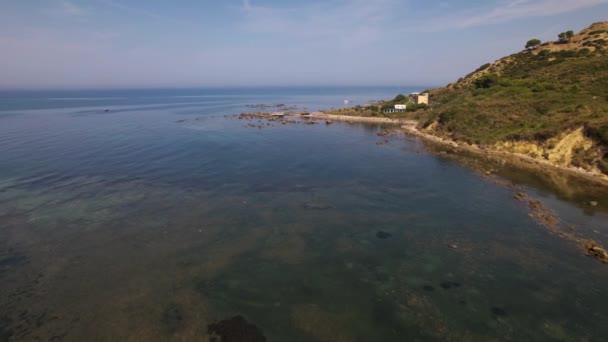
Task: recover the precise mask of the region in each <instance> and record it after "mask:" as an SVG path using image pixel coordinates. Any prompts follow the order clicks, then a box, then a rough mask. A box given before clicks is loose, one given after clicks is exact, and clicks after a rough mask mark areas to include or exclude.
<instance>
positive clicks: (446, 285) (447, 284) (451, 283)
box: [439, 281, 461, 290]
mask: <svg viewBox="0 0 608 342" xmlns="http://www.w3.org/2000/svg"><path fill="white" fill-rule="evenodd" d="M439 286H441V287H442V288H443V289H444V290H449V289H451V288H457V287H460V286H461V284H460V283H459V282H455V281H444V282H442V283H441V284H439Z"/></svg>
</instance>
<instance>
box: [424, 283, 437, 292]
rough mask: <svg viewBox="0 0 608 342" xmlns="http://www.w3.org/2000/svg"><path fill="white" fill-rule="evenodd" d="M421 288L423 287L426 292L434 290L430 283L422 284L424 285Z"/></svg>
mask: <svg viewBox="0 0 608 342" xmlns="http://www.w3.org/2000/svg"><path fill="white" fill-rule="evenodd" d="M422 289H423V290H424V291H427V292H433V291H435V288H434V287H433V286H431V285H424V286H423V287H422Z"/></svg>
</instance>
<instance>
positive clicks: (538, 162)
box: [310, 113, 608, 185]
mask: <svg viewBox="0 0 608 342" xmlns="http://www.w3.org/2000/svg"><path fill="white" fill-rule="evenodd" d="M310 117H312V118H315V119H324V120H335V121H345V122H368V123H392V124H399V125H401V126H400V127H401V129H402V130H403V131H404V132H406V133H408V134H411V135H415V136H417V137H419V138H421V139H423V140H425V141H429V142H432V143H436V144H440V145H444V146H449V147H452V148H454V149H459V150H465V151H469V152H473V153H477V154H482V155H486V156H495V157H496V156H498V157H502V158H508V159H510V160H512V161H516V162H518V163H521V164H527V165H529V166H537V167H539V168H541V167H551V168H554V169H558V170H561V171H564V172H568V173H570V174H574V175H576V176H579V177H584V178H586V179H589V180H592V181H594V182H597V183H600V184H603V185H608V176H605V175H602V174H598V173H594V172H590V171H587V170H584V169H582V168H577V167H570V166H561V165H556V164H553V163H551V162H549V161H547V160H543V159H537V158H533V157H530V156H527V155H524V154H519V153H512V152H505V151H497V150H492V149H488V148H481V147H479V146H476V145H469V144H466V143H459V142H456V141H453V140H449V139H444V138H441V137H438V136H435V135H432V134H429V133H425V132H422V131H420V130H418V128H416V126H417V124H418V122H417V121H414V120H406V119H390V118H376V117H368V116H348V115H332V114H325V113H313V114H311V115H310Z"/></svg>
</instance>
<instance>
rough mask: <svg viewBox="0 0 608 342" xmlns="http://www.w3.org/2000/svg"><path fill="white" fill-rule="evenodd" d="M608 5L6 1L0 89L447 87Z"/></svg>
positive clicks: (0, 2)
mask: <svg viewBox="0 0 608 342" xmlns="http://www.w3.org/2000/svg"><path fill="white" fill-rule="evenodd" d="M607 19H608V0H495V1H481V0H471V1H447V0H439V1H433V0H430V1H425V0H296V1H279V0H175V1H168V0H166V1H160V0H0V75H1V76H0V88H82V87H85V88H113V87H118V88H134V87H199V86H202V87H215V86H284V85H287V86H289V85H400V86H407V85H442V84H444V83H448V82H452V81H454V80H456V79H458V78H459V77H461V76H463V75H465V74H467V73H468V72H470V71H471V70H473V69H475V68H477V67H478V66H479V65H481V64H484V63H486V62H490V61H494V60H495V59H497V58H499V57H502V56H503V55H506V54H511V53H513V52H516V51H518V50H521V49H522V48H523V46H524V44H525V42H526V41H527V40H528V39H530V38H534V37H537V38H540V39H542V40H547V39H554V38H555V37H556V35H557V33H559V32H561V31H565V30H569V29H571V30H574V31H579V30H581V29H583V28H585V27H587V26H588V25H590V24H591V23H593V22H596V21H603V20H607Z"/></svg>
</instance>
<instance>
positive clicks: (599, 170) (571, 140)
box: [420, 122, 608, 181]
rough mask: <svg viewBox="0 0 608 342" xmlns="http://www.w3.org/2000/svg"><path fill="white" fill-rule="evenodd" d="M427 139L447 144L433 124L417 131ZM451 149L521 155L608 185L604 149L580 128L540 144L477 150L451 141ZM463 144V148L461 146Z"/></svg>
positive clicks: (509, 144)
mask: <svg viewBox="0 0 608 342" xmlns="http://www.w3.org/2000/svg"><path fill="white" fill-rule="evenodd" d="M420 131H421V132H422V133H425V134H427V135H432V136H435V137H437V138H439V139H443V141H453V140H451V137H450V134H449V133H448V132H445V131H443V130H442V129H441V128H440V125H439V124H438V123H437V122H434V123H433V124H431V125H429V126H428V127H427V128H425V129H421V130H420ZM453 144H454V145H460V146H465V147H466V146H468V147H470V148H481V149H482V150H489V151H498V152H506V153H514V154H519V155H525V156H527V157H531V158H534V159H537V160H539V161H542V162H549V163H550V164H553V165H555V166H560V167H568V168H574V169H578V170H584V171H587V172H589V173H592V174H593V175H594V176H597V177H599V178H601V179H604V180H607V181H608V169H607V168H606V167H605V166H603V167H602V163H603V164H604V165H605V164H606V161H605V160H603V158H604V157H605V156H606V155H608V151H606V149H605V147H602V145H601V144H599V143H597V142H596V141H594V140H593V139H591V138H589V137H588V136H586V135H585V129H584V127H579V128H577V129H574V130H571V131H567V132H564V133H562V134H560V135H558V136H556V137H554V138H551V139H548V140H546V141H544V142H539V141H531V140H523V141H522V140H517V141H516V140H510V141H500V142H498V143H496V144H494V145H489V146H488V145H486V146H484V147H480V146H477V145H469V144H466V143H463V142H459V141H454V142H453ZM463 144H465V145H463Z"/></svg>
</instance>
